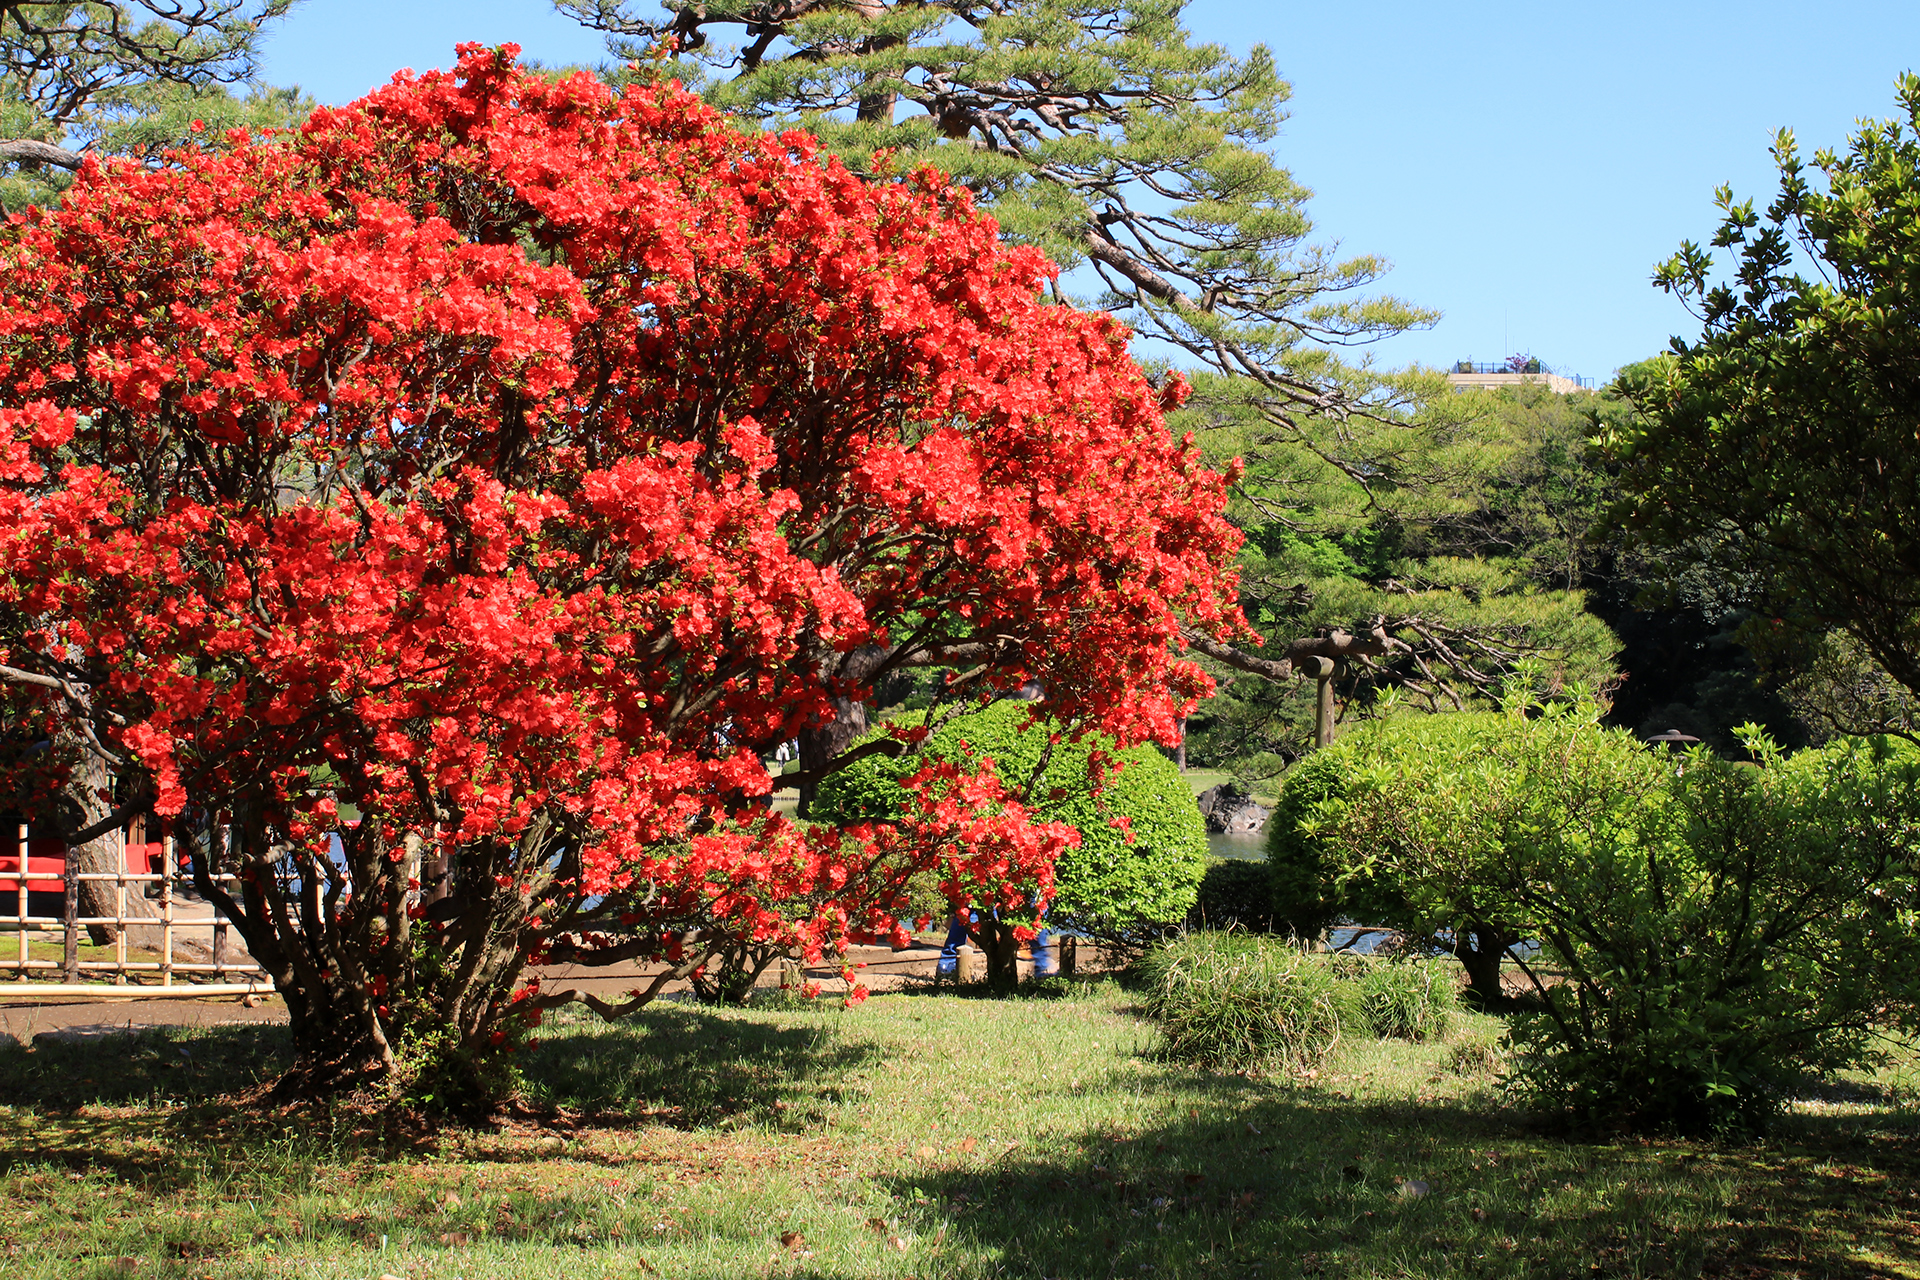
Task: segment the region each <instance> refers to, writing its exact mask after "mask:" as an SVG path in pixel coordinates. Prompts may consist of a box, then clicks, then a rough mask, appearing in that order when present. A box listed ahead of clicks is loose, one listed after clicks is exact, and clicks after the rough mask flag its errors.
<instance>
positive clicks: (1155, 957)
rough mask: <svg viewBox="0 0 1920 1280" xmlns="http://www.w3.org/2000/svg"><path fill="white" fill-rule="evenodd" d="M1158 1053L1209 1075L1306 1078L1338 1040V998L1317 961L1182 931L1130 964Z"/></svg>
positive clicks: (1267, 944) (1330, 976)
mask: <svg viewBox="0 0 1920 1280" xmlns="http://www.w3.org/2000/svg"><path fill="white" fill-rule="evenodd" d="M1137 974H1138V977H1139V979H1140V982H1141V985H1142V988H1143V991H1144V995H1143V1001H1142V1003H1143V1006H1144V1008H1145V1010H1146V1013H1147V1016H1149V1017H1151V1018H1153V1019H1154V1020H1155V1021H1157V1022H1158V1023H1159V1027H1160V1037H1161V1039H1160V1044H1159V1048H1158V1052H1159V1054H1160V1055H1161V1056H1163V1057H1166V1058H1169V1059H1171V1060H1173V1061H1176V1062H1188V1063H1192V1064H1194V1065H1196V1066H1204V1067H1211V1068H1215V1069H1219V1070H1228V1071H1235V1070H1254V1069H1276V1068H1277V1069H1281V1070H1290V1071H1296V1072H1301V1071H1307V1070H1310V1069H1312V1068H1314V1067H1317V1066H1319V1065H1320V1063H1321V1062H1323V1061H1325V1059H1326V1056H1327V1055H1328V1054H1329V1053H1331V1052H1332V1051H1333V1049H1334V1047H1335V1046H1336V1045H1338V1044H1339V1043H1340V1029H1341V1022H1342V1019H1341V1011H1342V1010H1341V1005H1342V1003H1343V995H1344V994H1345V993H1343V992H1342V990H1341V984H1340V981H1339V979H1338V978H1337V977H1336V976H1335V974H1334V970H1333V967H1332V966H1331V965H1329V964H1327V963H1326V957H1324V956H1313V955H1309V954H1307V953H1306V952H1304V951H1302V950H1301V949H1300V948H1299V947H1296V946H1292V945H1289V944H1287V943H1282V942H1276V941H1274V940H1272V939H1268V938H1258V937H1253V936H1250V935H1248V934H1242V933H1218V932H1213V931H1206V932H1200V933H1189V934H1185V935H1183V936H1181V937H1179V938H1176V939H1174V940H1173V941H1172V942H1169V943H1167V944H1165V945H1164V946H1160V947H1157V948H1155V949H1154V950H1152V951H1150V952H1148V953H1147V954H1146V955H1145V956H1144V957H1142V958H1141V960H1140V963H1139V965H1138V966H1137Z"/></svg>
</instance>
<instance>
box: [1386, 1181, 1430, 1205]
mask: <svg viewBox="0 0 1920 1280" xmlns="http://www.w3.org/2000/svg"><path fill="white" fill-rule="evenodd" d="M1394 1181H1395V1182H1397V1183H1399V1184H1400V1195H1401V1197H1402V1198H1403V1199H1407V1200H1418V1199H1419V1198H1420V1197H1421V1196H1423V1195H1425V1194H1427V1192H1429V1191H1431V1190H1433V1188H1432V1187H1429V1186H1428V1185H1427V1184H1426V1183H1424V1182H1422V1181H1420V1180H1419V1179H1418V1178H1395V1179H1394Z"/></svg>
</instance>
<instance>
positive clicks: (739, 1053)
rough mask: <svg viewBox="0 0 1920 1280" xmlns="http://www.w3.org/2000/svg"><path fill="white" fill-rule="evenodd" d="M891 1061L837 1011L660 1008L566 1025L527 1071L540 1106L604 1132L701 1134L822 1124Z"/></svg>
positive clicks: (538, 1050) (540, 1048) (527, 1085)
mask: <svg viewBox="0 0 1920 1280" xmlns="http://www.w3.org/2000/svg"><path fill="white" fill-rule="evenodd" d="M881 1056H882V1053H881V1048H880V1046H878V1045H876V1044H873V1043H871V1042H866V1041H860V1040H853V1039H850V1038H848V1037H845V1036H842V1035H841V1034H840V1030H839V1026H838V1014H837V1013H834V1012H827V1011H817V1012H816V1011H808V1012H805V1013H791V1014H789V1013H758V1012H748V1013H740V1014H736V1013H731V1012H721V1011H719V1010H709V1009H703V1008H701V1007H699V1006H697V1005H655V1006H653V1007H651V1008H648V1009H646V1010H643V1011H642V1012H640V1013H638V1014H635V1015H633V1016H632V1017H629V1018H627V1019H624V1020H622V1021H620V1022H613V1023H606V1022H600V1021H599V1020H597V1019H591V1018H589V1017H588V1016H587V1015H580V1016H577V1017H575V1018H572V1019H570V1020H568V1021H566V1022H563V1023H561V1024H560V1025H559V1026H557V1027H555V1028H554V1030H553V1032H552V1033H551V1034H549V1035H547V1036H546V1037H545V1038H543V1039H542V1041H541V1042H540V1043H539V1045H537V1046H536V1047H534V1048H533V1049H531V1050H528V1051H526V1052H525V1053H524V1054H523V1056H522V1060H521V1062H520V1064H519V1066H520V1071H521V1077H522V1080H523V1082H524V1093H525V1096H526V1100H527V1102H528V1103H529V1104H530V1105H532V1106H534V1107H542V1106H544V1107H550V1108H564V1109H567V1110H570V1111H578V1112H581V1113H584V1114H585V1115H586V1116H589V1117H591V1118H592V1120H593V1122H594V1123H596V1124H601V1125H605V1124H607V1123H608V1122H609V1121H618V1120H620V1119H621V1118H628V1119H631V1120H634V1121H645V1122H647V1123H654V1124H659V1123H667V1124H675V1125H679V1126H681V1127H685V1128H701V1127H708V1126H713V1125H718V1124H724V1123H730V1122H731V1123H742V1122H749V1121H772V1122H775V1123H779V1122H784V1121H786V1120H788V1119H793V1120H803V1119H807V1118H810V1117H814V1118H817V1116H818V1114H819V1113H821V1112H822V1108H823V1107H825V1106H830V1105H833V1104H835V1103H837V1102H838V1100H839V1093H840V1086H841V1082H842V1081H843V1080H844V1079H845V1078H846V1077H847V1076H848V1075H849V1074H851V1073H853V1072H856V1071H860V1070H864V1069H868V1068H871V1067H872V1066H874V1065H875V1064H877V1063H878V1062H879V1060H880V1058H881ZM788 1113H791V1115H790V1116H789V1114H788Z"/></svg>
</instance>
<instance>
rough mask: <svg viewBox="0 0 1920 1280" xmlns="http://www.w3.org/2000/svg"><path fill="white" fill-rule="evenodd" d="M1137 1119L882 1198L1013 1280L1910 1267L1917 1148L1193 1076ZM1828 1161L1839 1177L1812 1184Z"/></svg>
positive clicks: (946, 1173) (1823, 1132) (981, 1161)
mask: <svg viewBox="0 0 1920 1280" xmlns="http://www.w3.org/2000/svg"><path fill="white" fill-rule="evenodd" d="M1096 1087H1097V1086H1096ZM1134 1087H1135V1088H1139V1087H1140V1085H1139V1083H1138V1082H1137V1081H1136V1082H1135V1086H1134ZM1156 1095H1157V1096H1156ZM1141 1101H1142V1111H1143V1114H1147V1115H1153V1116H1159V1117H1162V1119H1161V1120H1160V1122H1159V1123H1156V1124H1152V1125H1148V1126H1146V1127H1143V1128H1140V1129H1137V1130H1133V1131H1130V1132H1127V1133H1124V1134H1122V1133H1113V1132H1107V1131H1101V1130H1091V1131H1086V1132H1082V1133H1079V1134H1077V1135H1072V1136H1063V1137H1062V1139H1061V1140H1059V1141H1056V1142H1053V1143H1050V1144H1049V1146H1048V1148H1047V1149H1045V1150H1041V1151H1026V1150H1022V1149H1019V1148H1012V1149H1008V1148H995V1147H993V1146H992V1145H991V1144H990V1143H988V1144H980V1145H978V1146H976V1147H975V1148H974V1149H972V1150H971V1151H966V1152H964V1153H963V1152H962V1151H961V1150H959V1149H954V1150H950V1151H949V1152H947V1153H945V1154H944V1155H942V1156H941V1157H939V1158H938V1159H937V1160H936V1161H934V1162H932V1167H928V1168H925V1169H923V1170H921V1171H918V1172H913V1173H908V1174H903V1175H900V1176H897V1177H895V1178H893V1179H891V1180H889V1183H890V1185H889V1188H888V1189H889V1190H890V1191H892V1192H893V1194H894V1195H895V1196H896V1197H897V1200H898V1202H899V1203H900V1205H901V1206H902V1209H901V1213H902V1226H903V1227H907V1228H909V1229H911V1230H914V1231H916V1232H918V1233H920V1234H921V1235H922V1236H925V1235H926V1234H928V1233H940V1234H939V1236H938V1238H939V1239H940V1242H941V1245H940V1247H941V1248H942V1250H943V1251H945V1252H947V1253H949V1254H951V1255H953V1256H955V1257H966V1258H993V1259H996V1260H997V1262H996V1265H997V1266H998V1268H999V1273H1004V1274H1007V1275H1013V1276H1022V1275H1032V1276H1049V1277H1068V1276H1072V1277H1111V1276H1128V1277H1150V1278H1151V1280H1166V1278H1167V1277H1207V1278H1208V1280H1213V1278H1215V1277H1226V1276H1247V1277H1254V1276H1268V1277H1272V1276H1283V1275H1304V1276H1315V1275H1327V1276H1339V1275H1350V1274H1381V1275H1387V1274H1396V1275H1446V1276H1488V1277H1494V1276H1499V1277H1506V1276H1513V1277H1519V1276H1568V1275H1580V1276H1663V1275H1671V1276H1695V1275H1726V1276H1759V1275H1773V1274H1779V1273H1781V1272H1782V1271H1783V1270H1785V1271H1792V1272H1794V1273H1795V1274H1800V1275H1806V1276H1816V1275H1817V1276H1832V1277H1844V1278H1846V1280H1854V1278H1858V1280H1865V1278H1866V1277H1869V1276H1881V1275H1885V1274H1887V1273H1888V1272H1887V1269H1886V1262H1885V1261H1884V1260H1885V1259H1899V1260H1906V1261H1909V1262H1910V1261H1911V1260H1912V1259H1913V1258H1914V1257H1915V1255H1916V1252H1920V1250H1916V1236H1915V1234H1914V1233H1913V1229H1912V1228H1911V1227H1910V1226H1909V1225H1908V1218H1909V1216H1910V1215H1909V1214H1908V1212H1907V1205H1908V1204H1909V1203H1910V1202H1911V1199H1913V1198H1916V1197H1920V1143H1916V1142H1915V1141H1914V1140H1913V1139H1912V1138H1911V1137H1902V1138H1899V1139H1893V1138H1890V1137H1889V1136H1888V1135H1887V1134H1885V1133H1878V1134H1871V1135H1867V1136H1866V1137H1864V1138H1863V1136H1862V1135H1861V1134H1860V1133H1859V1132H1858V1131H1853V1130H1842V1129H1837V1128H1833V1127H1825V1128H1822V1127H1819V1126H1813V1127H1811V1128H1810V1127H1809V1126H1806V1125H1801V1126H1799V1132H1798V1138H1797V1141H1796V1144H1795V1145H1794V1146H1793V1147H1791V1148H1781V1147H1778V1146H1774V1147H1764V1148H1753V1147H1748V1148H1736V1147H1715V1146H1712V1145H1708V1144H1690V1143H1679V1142H1673V1143H1664V1144H1662V1143H1646V1144H1643V1143H1642V1142H1640V1141H1639V1140H1626V1141H1622V1142H1617V1143H1610V1144H1598V1143H1575V1142H1567V1141H1562V1140H1556V1139H1550V1138H1544V1137H1542V1136H1540V1135H1539V1134H1537V1133H1536V1132H1533V1131H1531V1130H1529V1128H1528V1127H1527V1125H1526V1123H1525V1118H1524V1117H1523V1116H1522V1115H1520V1114H1518V1113H1515V1112H1512V1111H1507V1110H1503V1109H1500V1108H1497V1107H1492V1108H1489V1107H1488V1106H1487V1105H1486V1100H1484V1099H1482V1100H1479V1101H1477V1102H1476V1101H1474V1100H1466V1101H1461V1100H1436V1101H1433V1102H1417V1103H1416V1102H1412V1101H1406V1102H1388V1103H1382V1102H1377V1101H1353V1100H1350V1099H1346V1098H1344V1097H1342V1096H1340V1095H1335V1094H1330V1093H1328V1092H1326V1091H1322V1090H1308V1089H1300V1090H1286V1089H1279V1088H1274V1087H1272V1086H1267V1085H1261V1084H1258V1083H1255V1082H1250V1081H1246V1080H1241V1079H1237V1078H1233V1077H1224V1076H1210V1075H1203V1074H1198V1073H1196V1074H1194V1075H1191V1076H1184V1077H1182V1076H1175V1077H1172V1078H1168V1079H1164V1080H1162V1081H1160V1082H1158V1083H1155V1084H1149V1085H1147V1086H1146V1087H1145V1089H1144V1090H1143V1091H1142V1094H1141ZM942 1162H945V1163H944V1164H943V1163H942ZM1836 1162H1838V1163H1839V1165H1840V1167H1842V1168H1843V1169H1844V1170H1850V1171H1851V1174H1850V1176H1846V1177H1838V1178H1836V1177H1833V1176H1831V1174H1830V1172H1828V1173H1821V1172H1817V1171H1819V1170H1829V1171H1830V1170H1831V1169H1832V1168H1833V1167H1834V1166H1835V1165H1836Z"/></svg>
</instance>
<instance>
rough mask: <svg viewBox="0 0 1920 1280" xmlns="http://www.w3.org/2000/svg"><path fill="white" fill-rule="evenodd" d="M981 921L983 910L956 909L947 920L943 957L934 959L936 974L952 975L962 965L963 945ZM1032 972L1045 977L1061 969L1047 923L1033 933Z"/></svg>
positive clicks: (944, 976)
mask: <svg viewBox="0 0 1920 1280" xmlns="http://www.w3.org/2000/svg"><path fill="white" fill-rule="evenodd" d="M979 923H980V913H979V912H978V911H975V910H973V909H972V908H971V907H969V908H968V909H967V910H965V911H955V912H954V913H953V915H952V916H951V917H949V919H948V921H947V940H946V941H945V942H944V943H942V944H941V946H940V959H939V960H938V961H937V962H935V966H934V974H935V976H937V977H942V978H946V977H952V976H953V975H954V974H955V973H957V972H958V971H959V968H960V948H961V946H962V945H963V944H964V943H965V942H966V941H967V939H968V938H969V937H970V936H971V934H970V930H971V929H972V927H973V926H974V925H977V924H979ZM1031 949H1032V952H1033V972H1034V976H1035V977H1045V976H1047V975H1048V974H1051V973H1055V972H1058V970H1059V968H1060V962H1059V959H1058V957H1057V953H1056V951H1055V948H1054V945H1053V931H1052V930H1051V929H1048V928H1047V927H1046V926H1045V925H1042V926H1041V927H1040V931H1039V932H1038V933H1036V934H1034V935H1033V943H1032V948H1031Z"/></svg>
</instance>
